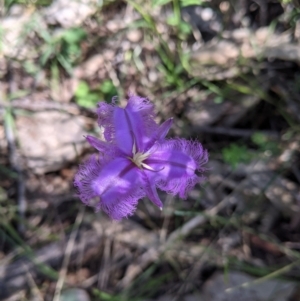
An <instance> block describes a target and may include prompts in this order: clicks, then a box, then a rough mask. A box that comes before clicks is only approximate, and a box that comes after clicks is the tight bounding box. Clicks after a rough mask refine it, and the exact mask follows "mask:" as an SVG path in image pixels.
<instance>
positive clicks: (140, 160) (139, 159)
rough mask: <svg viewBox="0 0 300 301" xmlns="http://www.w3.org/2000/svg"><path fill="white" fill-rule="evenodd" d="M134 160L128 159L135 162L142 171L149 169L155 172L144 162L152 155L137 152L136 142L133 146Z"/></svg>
mask: <svg viewBox="0 0 300 301" xmlns="http://www.w3.org/2000/svg"><path fill="white" fill-rule="evenodd" d="M132 155H133V156H132V158H131V157H128V159H129V160H130V161H131V162H133V163H134V164H135V165H136V166H137V167H138V168H140V169H143V168H145V169H149V170H153V171H154V169H153V168H152V167H151V166H149V165H148V164H146V163H144V160H146V159H147V158H148V157H149V156H150V153H149V152H146V153H140V152H137V151H136V145H135V141H134V142H133V146H132Z"/></svg>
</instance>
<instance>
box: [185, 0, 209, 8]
mask: <svg viewBox="0 0 300 301" xmlns="http://www.w3.org/2000/svg"><path fill="white" fill-rule="evenodd" d="M203 3H204V1H203V0H181V1H180V6H181V7H185V6H190V5H201V4H203Z"/></svg>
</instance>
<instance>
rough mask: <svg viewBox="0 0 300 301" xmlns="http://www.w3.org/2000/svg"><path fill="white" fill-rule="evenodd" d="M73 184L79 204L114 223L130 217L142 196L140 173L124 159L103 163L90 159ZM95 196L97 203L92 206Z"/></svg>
mask: <svg viewBox="0 0 300 301" xmlns="http://www.w3.org/2000/svg"><path fill="white" fill-rule="evenodd" d="M74 184H75V186H76V187H77V189H78V192H79V197H80V199H81V200H82V202H83V203H85V204H86V205H89V206H92V207H94V208H95V209H96V210H100V209H101V210H103V211H104V212H106V213H107V214H108V215H109V216H110V217H111V218H112V219H115V220H120V219H122V218H124V217H127V216H129V215H132V214H133V212H134V211H135V208H136V205H137V203H138V200H139V199H140V198H142V197H144V196H145V192H144V191H143V190H142V188H141V187H142V180H141V175H140V170H139V169H138V168H137V167H136V166H135V165H134V164H132V163H131V162H130V161H129V160H127V159H125V158H115V159H114V160H112V161H109V162H107V163H104V164H103V163H100V162H99V161H98V160H97V158H96V157H95V156H92V157H91V158H90V159H89V160H88V161H87V162H86V163H85V164H84V165H82V166H81V167H80V169H79V171H78V173H77V175H76V177H75V181H74ZM95 197H97V198H98V201H97V202H96V203H93V199H94V198H95Z"/></svg>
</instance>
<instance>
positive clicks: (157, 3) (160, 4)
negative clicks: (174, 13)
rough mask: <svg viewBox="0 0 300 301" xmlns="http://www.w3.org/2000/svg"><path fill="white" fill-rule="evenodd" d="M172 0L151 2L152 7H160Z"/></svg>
mask: <svg viewBox="0 0 300 301" xmlns="http://www.w3.org/2000/svg"><path fill="white" fill-rule="evenodd" d="M171 1H172V0H152V6H153V7H157V6H162V5H166V4H168V3H170V2H171Z"/></svg>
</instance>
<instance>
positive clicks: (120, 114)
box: [97, 95, 159, 156]
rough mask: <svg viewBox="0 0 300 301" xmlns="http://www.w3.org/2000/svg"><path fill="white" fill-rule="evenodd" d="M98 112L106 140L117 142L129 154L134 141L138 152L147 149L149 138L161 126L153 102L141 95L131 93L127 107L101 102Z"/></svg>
mask: <svg viewBox="0 0 300 301" xmlns="http://www.w3.org/2000/svg"><path fill="white" fill-rule="evenodd" d="M97 114H98V123H99V125H100V126H102V127H103V128H104V137H105V139H106V141H107V142H113V143H115V144H116V145H117V146H118V147H119V148H120V149H121V150H122V151H123V152H124V153H125V154H127V155H128V156H129V155H131V154H132V147H133V144H134V143H135V144H136V149H137V151H138V152H144V151H146V147H147V145H148V142H149V140H150V139H152V137H153V133H156V131H157V130H158V128H159V127H158V125H157V124H156V122H155V121H154V117H155V114H154V106H153V104H152V103H151V102H150V101H149V100H148V99H146V98H142V97H139V96H134V95H130V96H129V99H128V103H127V106H126V107H125V109H122V108H119V107H117V106H115V105H114V104H106V103H99V105H98V110H97Z"/></svg>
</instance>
